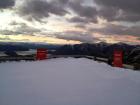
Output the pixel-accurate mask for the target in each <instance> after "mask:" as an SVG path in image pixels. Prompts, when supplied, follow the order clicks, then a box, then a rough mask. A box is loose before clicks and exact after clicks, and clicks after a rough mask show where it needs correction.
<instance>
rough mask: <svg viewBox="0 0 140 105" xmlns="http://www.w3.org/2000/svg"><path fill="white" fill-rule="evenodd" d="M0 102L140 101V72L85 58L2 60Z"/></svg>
mask: <svg viewBox="0 0 140 105" xmlns="http://www.w3.org/2000/svg"><path fill="white" fill-rule="evenodd" d="M0 105H140V72H138V71H132V70H127V69H121V68H113V67H110V66H108V65H107V64H104V63H98V62H95V61H93V60H88V59H85V58H80V59H75V58H67V59H66V58H59V59H50V60H45V61H36V62H24V61H22V62H12V63H11V62H7V63H1V64H0Z"/></svg>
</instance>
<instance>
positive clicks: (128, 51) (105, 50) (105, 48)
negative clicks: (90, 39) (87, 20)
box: [55, 42, 140, 63]
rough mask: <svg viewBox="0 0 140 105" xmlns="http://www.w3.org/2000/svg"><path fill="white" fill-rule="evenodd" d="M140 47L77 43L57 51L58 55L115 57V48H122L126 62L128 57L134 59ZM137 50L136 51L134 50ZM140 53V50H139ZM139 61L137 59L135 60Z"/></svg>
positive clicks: (121, 44) (123, 44)
mask: <svg viewBox="0 0 140 105" xmlns="http://www.w3.org/2000/svg"><path fill="white" fill-rule="evenodd" d="M138 48H140V45H128V44H125V43H115V44H108V43H104V42H101V43H95V44H88V43H83V44H76V45H64V46H62V47H60V48H58V49H57V50H56V52H55V54H57V55H89V56H97V57H103V58H111V59H113V58H112V57H113V52H114V50H122V51H123V55H124V57H123V60H124V62H125V63H128V61H129V60H128V59H130V58H131V61H132V59H133V60H134V57H135V56H133V55H136V54H135V53H136V52H137V50H136V49H138ZM134 50H135V51H134ZM137 53H138V55H140V51H138V52H137ZM135 61H136V62H137V60H135Z"/></svg>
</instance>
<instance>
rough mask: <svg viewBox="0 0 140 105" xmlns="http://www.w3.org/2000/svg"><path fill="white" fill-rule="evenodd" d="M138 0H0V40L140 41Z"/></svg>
mask: <svg viewBox="0 0 140 105" xmlns="http://www.w3.org/2000/svg"><path fill="white" fill-rule="evenodd" d="M139 4H140V0H0V42H36V43H48V44H79V43H97V42H107V43H118V42H123V43H128V44H140V6H139Z"/></svg>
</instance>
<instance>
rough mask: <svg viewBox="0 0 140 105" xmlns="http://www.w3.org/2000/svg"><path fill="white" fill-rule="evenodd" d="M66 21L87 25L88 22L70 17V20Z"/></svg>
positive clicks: (80, 18)
mask: <svg viewBox="0 0 140 105" xmlns="http://www.w3.org/2000/svg"><path fill="white" fill-rule="evenodd" d="M68 21H69V22H72V23H88V22H89V21H88V19H86V18H82V17H78V16H75V17H72V18H70V19H68Z"/></svg>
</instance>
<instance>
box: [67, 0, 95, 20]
mask: <svg viewBox="0 0 140 105" xmlns="http://www.w3.org/2000/svg"><path fill="white" fill-rule="evenodd" d="M69 7H70V8H71V10H73V12H75V13H76V14H77V15H78V16H79V17H82V18H86V19H87V21H90V22H97V10H96V8H95V7H93V6H86V5H83V4H82V2H80V0H79V1H73V2H69Z"/></svg>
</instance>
